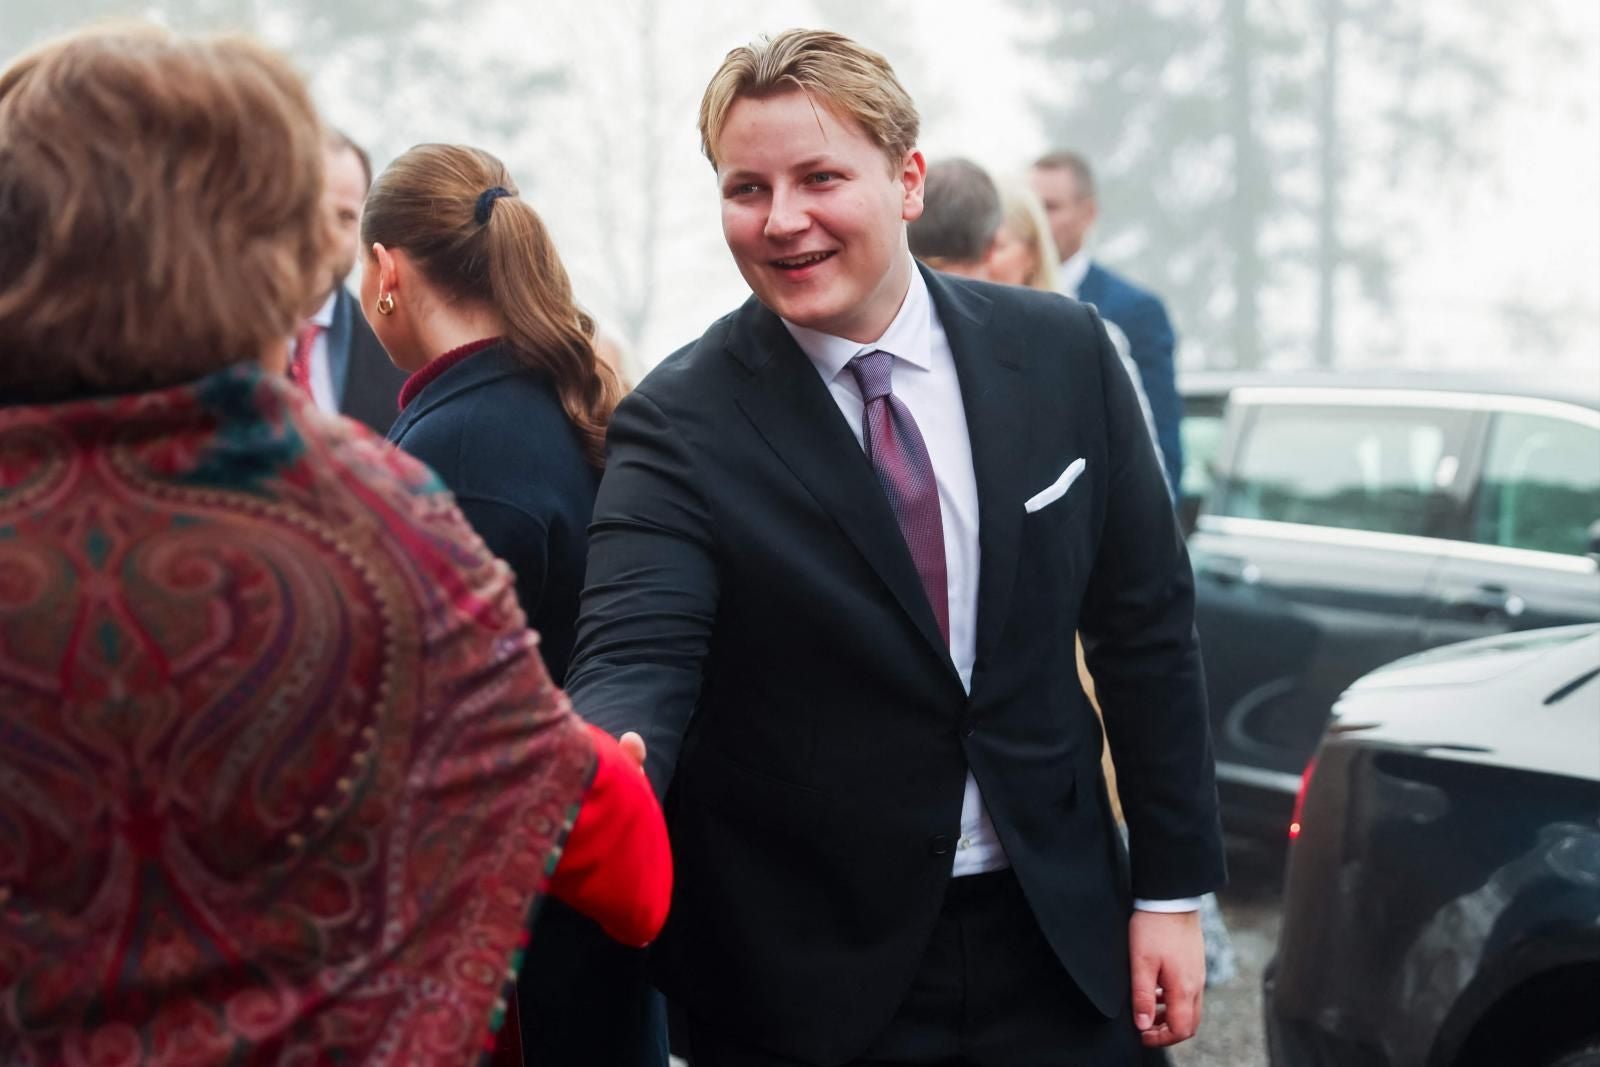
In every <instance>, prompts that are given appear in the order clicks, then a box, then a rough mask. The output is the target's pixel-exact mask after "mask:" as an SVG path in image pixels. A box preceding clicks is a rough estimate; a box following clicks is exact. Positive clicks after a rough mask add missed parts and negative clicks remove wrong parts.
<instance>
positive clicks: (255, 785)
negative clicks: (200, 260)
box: [0, 368, 593, 1067]
mask: <svg viewBox="0 0 1600 1067" xmlns="http://www.w3.org/2000/svg"><path fill="white" fill-rule="evenodd" d="M592 768H593V749H592V747H591V743H590V741H589V739H588V737H587V736H586V734H585V733H584V732H583V730H582V728H581V726H580V724H579V723H578V721H577V720H576V719H575V718H574V717H573V715H572V714H571V712H570V708H569V707H568V705H567V703H566V699H565V697H564V696H563V695H562V694H561V693H560V692H559V691H557V690H556V689H555V688H554V687H552V686H551V684H550V682H549V679H548V677H547V675H546V674H545V673H544V669H543V667H542V665H541V663H540V659H539V655H538V651H537V648H536V646H535V638H534V637H533V635H532V634H530V633H529V632H528V630H527V629H526V625H525V621H524V617H523V615H522V613H521V611H520V609H519V608H518V607H517V603H516V599H515V595H514V592H513V587H512V584H511V581H510V575H509V572H508V571H507V570H506V568H505V566H504V564H502V563H500V562H498V561H497V560H495V559H494V558H493V557H491V556H490V555H489V554H488V553H487V552H486V551H485V549H484V547H483V545H482V543H481V542H479V540H478V539H477V538H476V537H475V536H474V535H473V534H472V533H471V531H470V530H469V528H468V527H467V525H466V523H465V521H464V520H463V519H462V517H461V515H460V513H459V512H458V511H457V510H456V508H455V506H454V504H453V503H451V501H450V498H449V496H448V495H447V494H446V493H445V492H444V490H443V487H442V486H440V485H439V484H438V482H437V481H436V480H435V479H434V478H433V476H432V475H431V473H430V472H428V471H427V469H426V468H424V467H422V466H421V465H419V464H417V463H416V462H415V461H413V460H410V459H408V458H407V457H406V456H404V455H403V454H401V453H399V452H397V451H395V450H393V449H391V448H389V447H388V446H386V445H384V444H383V443H382V442H380V441H378V440H377V439H376V438H374V437H372V436H371V435H370V434H368V433H366V431H364V430H362V429H361V428H359V427H357V426H355V425H354V424H353V423H347V422H344V421H342V420H334V419H329V418H326V417H324V416H322V415H320V414H318V413H317V412H316V411H315V410H314V409H313V408H312V407H311V405H310V403H309V401H308V400H307V399H306V398H304V397H303V396H301V395H299V394H298V393H296V392H295V391H294V390H293V389H292V388H291V387H290V386H289V385H288V383H286V382H283V381H280V380H277V379H276V378H274V377H271V376H267V375H264V374H262V373H261V372H259V371H257V370H255V369H253V368H234V369H230V370H227V371H224V372H221V373H219V374H216V375H212V376H211V377H208V378H206V379H203V380H202V381H200V382H198V383H194V384H193V385H190V386H187V387H184V388H179V389H171V390H164V391H159V392H154V393H146V394H141V395H137V396H129V397H119V398H112V399H105V400H92V401H83V402H77V403H73V404H66V405H57V406H47V407H23V408H0V1062H3V1063H6V1064H16V1063H20V1064H40V1065H43V1064H69V1065H74V1067H77V1065H82V1067H91V1065H93V1067H120V1065H123V1064H162V1065H173V1067H178V1065H185V1067H186V1065H201V1064H285V1065H290V1064H307V1065H309V1064H324V1063H340V1064H373V1065H377V1064H463V1063H468V1062H471V1061H472V1060H473V1059H474V1058H475V1057H476V1056H478V1055H479V1054H481V1052H482V1051H483V1049H484V1048H485V1047H486V1043H487V1041H488V1039H489V1034H490V1032H491V1030H492V1028H493V1027H494V1026H496V1025H498V1022H499V1019H500V1013H501V1011H502V1010H503V1006H502V1005H498V1004H497V1001H498V998H499V997H500V995H501V992H502V990H503V988H504V986H505V982H506V980H507V977H508V967H510V966H511V965H512V963H511V961H512V958H513V953H514V951H515V949H516V947H517V944H518V939H519V937H520V936H521V934H522V931H523V930H524V928H525V922H526V919H527V913H528V908H529V906H530V903H531V901H532V898H533V896H534V894H535V892H536V891H537V890H539V889H540V888H541V887H542V885H543V884H544V881H545V879H546V878H547V876H548V874H549V872H550V870H552V869H553V867H554V864H555V860H556V858H557V855H558V851H559V847H560V844H561V841H562V839H563V837H564V835H565V834H566V832H567V830H568V829H569V828H570V826H571V824H572V820H573V816H574V812H575V810H576V806H577V804H578V801H579V798H580V797H581V795H582V793H583V790H584V788H585V785H586V783H587V780H588V776H589V775H590V774H591V773H592Z"/></svg>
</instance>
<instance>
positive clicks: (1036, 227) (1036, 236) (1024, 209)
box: [1000, 180, 1061, 293]
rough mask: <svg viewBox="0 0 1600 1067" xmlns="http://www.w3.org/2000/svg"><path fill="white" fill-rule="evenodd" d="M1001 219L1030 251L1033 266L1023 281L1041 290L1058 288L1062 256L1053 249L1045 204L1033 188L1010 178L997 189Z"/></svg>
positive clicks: (1048, 291) (1002, 224)
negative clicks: (1059, 261) (998, 190)
mask: <svg viewBox="0 0 1600 1067" xmlns="http://www.w3.org/2000/svg"><path fill="white" fill-rule="evenodd" d="M1000 206H1001V211H1002V219H1001V222H1000V225H1001V226H1002V227H1004V228H1005V229H1007V230H1010V231H1011V233H1012V234H1013V235H1014V236H1015V237H1016V238H1017V239H1018V240H1020V241H1021V242H1022V243H1023V244H1025V245H1027V246H1028V250H1029V251H1030V252H1032V253H1033V268H1032V269H1031V270H1029V271H1028V275H1027V277H1026V278H1024V279H1023V280H1022V284H1023V285H1026V286H1028V287H1029V288H1030V289H1043V290H1044V291H1045V292H1047V293H1053V292H1055V291H1056V290H1057V289H1059V288H1060V287H1061V268H1060V264H1059V263H1058V262H1057V261H1058V260H1059V259H1060V258H1061V257H1060V254H1059V253H1058V252H1057V251H1056V239H1055V238H1054V237H1053V236H1051V234H1050V223H1049V221H1048V220H1047V219H1046V218H1045V214H1044V205H1043V204H1041V203H1040V202H1039V197H1038V196H1037V195H1035V193H1034V191H1033V190H1032V189H1030V188H1028V187H1027V186H1026V185H1024V184H1022V182H1020V181H1015V180H1013V181H1009V182H1007V183H1006V184H1005V185H1004V186H1003V187H1002V188H1001V190H1000Z"/></svg>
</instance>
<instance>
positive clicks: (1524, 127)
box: [0, 0, 1600, 386]
mask: <svg viewBox="0 0 1600 1067" xmlns="http://www.w3.org/2000/svg"><path fill="white" fill-rule="evenodd" d="M126 16H137V17H145V18H149V19H152V20H155V21H158V22H161V23H164V24H167V25H170V26H174V27H178V28H183V29H235V30H246V31H249V32H253V33H256V34H259V35H260V36H262V37H263V38H265V39H266V40H268V41H269V42H271V43H272V44H274V45H276V46H278V47H279V48H281V49H283V50H284V51H285V52H287V53H288V54H289V55H290V56H291V57H293V59H294V60H295V62H296V63H297V64H298V65H299V66H300V67H301V69H302V70H303V71H304V72H305V73H306V75H307V77H308V78H309V80H310V82H311V85H312V88H313V91H314V93H315V95H316V97H317V100H318V102H319V104H320V106H321V107H322V109H323V111H324V113H325V114H326V116H327V117H328V118H329V120H330V121H331V122H332V123H333V124H335V125H337V126H339V127H341V128H343V129H344V130H346V131H347V132H348V133H350V134H351V136H352V137H354V138H355V139H356V140H357V141H359V142H361V143H362V144H363V145H365V146H366V147H367V148H368V149H369V150H370V151H371V153H372V156H373V159H374V163H375V165H376V166H377V167H378V168H379V169H382V167H383V165H384V164H385V162H386V161H387V160H388V159H390V158H391V157H393V156H394V155H395V154H396V153H397V152H399V151H401V150H403V149H404V148H406V147H407V146H409V145H411V144H414V143H417V142H420V141H464V142H468V143H472V144H475V145H479V146H481V147H484V148H487V149H489V150H490V151H492V152H494V153H496V154H497V155H499V156H501V158H503V159H504V160H505V161H506V162H507V164H508V165H509V166H510V168H511V171H512V174H513V175H514V176H515V178H516V180H517V182H518V183H519V185H520V186H521V189H522V193H523V195H524V197H525V198H526V199H528V200H529V201H530V202H531V203H532V204H533V205H534V206H535V207H536V208H537V209H538V210H539V211H540V212H541V214H543V215H544V217H545V220H546V222H547V223H548V224H549V226H550V229H551V231H552V232H553V234H554V235H555V238H556V242H557V245H558V247H559V249H560V251H561V254H562V256H563V258H564V259H565V261H566V263H567V266H568V269H569V270H570V271H571V272H572V275H573V279H574V283H575V286H576V289H577V292H578V295H579V297H580V299H581V300H582V301H583V302H584V304H585V305H586V306H587V307H588V308H589V309H590V310H591V311H593V312H594V313H595V314H596V315H597V316H598V317H599V319H600V320H601V321H602V322H603V323H604V324H605V326H606V327H607V328H608V329H609V330H610V331H611V332H613V333H615V334H617V335H619V336H620V337H621V338H623V339H624V341H625V343H626V344H627V346H628V348H629V349H630V357H629V366H628V369H629V371H630V373H631V375H632V376H633V377H635V378H637V377H638V376H639V375H640V374H642V372H643V371H645V370H646V369H648V368H649V367H650V366H652V365H653V364H654V363H656V362H657V361H659V360H660V359H662V358H663V357H664V356H666V355H667V354H668V353H669V352H671V351H672V350H673V349H675V348H676V347H678V346H679V345H681V344H683V343H685V342H687V341H689V340H692V339H693V338H694V337H695V336H697V335H698V334H699V333H700V331H701V330H702V329H703V328H704V327H705V325H706V324H707V323H709V322H710V320H711V319H713V318H715V317H716V316H718V315H720V314H722V313H723V312H725V311H727V310H729V309H731V308H732V307H734V306H735V305H736V304H737V303H739V302H740V301H742V300H743V299H744V297H745V296H746V295H747V289H746V288H745V286H744V284H743V281H742V280H741V279H740V277H739V275H738V272H737V271H736V270H735V269H734V267H733V264H732V261H731V260H730V258H729V256H728V253H727V251H726V248H725V247H724V246H723V243H722V239H721V233H720V223H719V216H718V201H717V193H716V187H715V183H714V180H713V175H712V172H711V168H710V166H709V165H708V164H707V163H706V161H705V160H704V159H703V158H702V157H701V156H700V154H699V144H698V135H697V133H696V129H695V119H696V111H697V108H698V104H699V98H700V93H701V91H702V90H703V88H704V86H705V83H706V81H707V80H708V79H709V77H710V76H711V73H712V72H713V70H714V69H715V68H716V66H717V64H718V63H719V61H720V60H721V57H722V55H723V54H724V53H725V52H726V51H727V50H728V49H729V48H731V47H733V46H735V45H738V44H741V43H745V42H747V41H749V40H751V39H753V38H754V37H755V36H756V35H758V34H761V33H773V32H777V31H778V30H781V29H784V28H787V27H790V26H820V27H826V28H831V29H837V30H840V31H842V32H844V33H848V34H850V35H851V36H854V37H856V38H857V39H859V40H861V41H863V42H865V43H867V44H869V45H871V46H873V47H875V48H877V49H879V50H880V51H882V52H884V53H885V54H886V55H887V56H888V57H889V58H890V60H891V61H892V62H893V63H894V65H895V68H896V70H897V71H898V73H899V74H900V76H901V78H902V80H903V81H904V82H905V83H906V86H907V88H908V89H909V90H910V91H911V93H912V95H913V97H914V98H915V99H916V101H917V103H918V105H919V107H920V109H921V112H922V116H923V136H922V147H923V149H924V151H925V152H926V154H927V156H928V157H929V159H937V158H940V157H943V156H949V155H965V156H968V157H970V158H972V159H974V160H976V161H977V162H979V163H981V164H983V165H985V166H987V167H988V168H989V169H990V170H991V171H992V172H994V173H995V175H996V176H997V177H999V178H1007V177H1010V176H1012V175H1014V174H1019V173H1021V172H1022V171H1023V170H1025V168H1026V166H1027V164H1028V163H1029V162H1030V161H1031V160H1032V159H1033V158H1034V157H1035V156H1037V155H1039V154H1041V153H1042V152H1044V151H1045V150H1047V149H1050V148H1058V147H1060V148H1074V149H1078V150H1081V151H1084V152H1086V153H1087V154H1088V155H1089V156H1090V158H1091V159H1092V161H1093V162H1094V163H1095V165H1096V168H1097V170H1098V176H1099V181H1100V202H1101V221H1100V224H1099V226H1098V227H1097V229H1096V231H1095V234H1094V236H1093V238H1092V241H1093V244H1094V246H1095V249H1096V256H1097V258H1099V259H1100V260H1102V261H1103V262H1105V263H1106V264H1107V265H1109V266H1111V267H1113V268H1114V269H1117V270H1119V271H1122V272H1124V273H1126V274H1128V275H1130V276H1131V277H1132V278H1133V279H1135V280H1136V281H1138V282H1141V283H1143V284H1144V285H1146V286H1148V287H1150V288H1152V289H1154V290H1156V291H1157V292H1159V293H1160V294H1161V295H1162V296H1163V297H1165V299H1166V300H1167V303H1168V307H1169V309H1170V311H1171V313H1172V316H1173V319H1174V321H1175V324H1176V326H1177V329H1178V331H1179V335H1180V348H1179V361H1180V365H1181V366H1183V367H1185V368H1197V367H1216V368H1231V367H1246V368H1248V367H1270V368H1304V367H1316V366H1329V367H1356V366H1361V367H1372V366H1386V367H1396V368H1399V367H1405V368H1413V369H1416V368H1429V369H1431V368H1445V367H1451V368H1466V369H1485V370H1490V369H1493V370H1502V371H1505V370H1509V371H1514V372H1516V373H1518V374H1520V375H1528V376H1539V377H1545V376H1549V377H1553V378H1558V379H1559V378H1562V377H1565V378H1569V379H1570V378H1572V377H1574V376H1586V377H1587V378H1588V380H1589V382H1590V383H1591V386H1594V385H1595V384H1596V383H1600V3H1597V2H1596V0H1522V2H1519V3H1515V4H1511V3H1505V2H1503V0H1388V2H1384V0H988V2H987V3H973V2H971V0H966V2H959V3H958V2H954V0H917V2H915V3H913V2H909V0H877V2H863V0H809V2H807V0H771V2H748V3H744V4H740V5H726V4H717V3H710V2H692V0H679V2H677V3H672V4H667V3H663V2H658V0H519V2H513V0H452V2H449V3H445V2H436V0H167V2H160V3H135V2H121V0H56V2H54V3H42V2H39V0H0V63H3V62H5V61H8V60H9V59H10V58H11V57H12V56H13V55H15V54H16V53H17V52H19V51H21V50H23V49H25V48H26V47H28V46H29V45H30V44H32V43H35V42H37V41H39V40H41V39H43V38H46V37H48V36H50V35H52V34H54V33H57V32H59V31H61V30H64V29H69V28H73V27H77V26H82V25H85V24H88V23H90V22H93V21H95V20H98V19H102V18H106V17H126ZM0 221H3V220H0Z"/></svg>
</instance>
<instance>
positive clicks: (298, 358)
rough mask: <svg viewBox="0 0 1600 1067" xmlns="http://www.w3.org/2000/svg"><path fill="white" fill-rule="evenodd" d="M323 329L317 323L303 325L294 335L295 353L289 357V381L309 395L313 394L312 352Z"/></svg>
mask: <svg viewBox="0 0 1600 1067" xmlns="http://www.w3.org/2000/svg"><path fill="white" fill-rule="evenodd" d="M321 332H322V327H321V326H319V325H318V324H317V323H315V322H306V323H302V324H301V326H300V328H299V329H298V330H296V331H295V333H294V351H293V352H292V353H290V355H289V380H290V381H291V382H294V384H296V385H298V386H299V387H300V388H302V389H304V390H305V391H306V392H307V393H310V392H311V350H312V349H313V348H315V347H316V344H317V335H318V334H320V333H321Z"/></svg>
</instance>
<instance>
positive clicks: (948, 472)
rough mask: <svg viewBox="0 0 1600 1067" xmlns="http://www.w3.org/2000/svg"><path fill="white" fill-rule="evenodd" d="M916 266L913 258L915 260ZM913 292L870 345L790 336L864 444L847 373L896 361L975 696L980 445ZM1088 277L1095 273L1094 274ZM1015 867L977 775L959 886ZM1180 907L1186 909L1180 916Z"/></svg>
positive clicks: (964, 810)
mask: <svg viewBox="0 0 1600 1067" xmlns="http://www.w3.org/2000/svg"><path fill="white" fill-rule="evenodd" d="M907 258H908V260H909V256H908V257H907ZM910 267H911V285H910V288H909V289H908V290H907V292H906V296H905V299H904V300H903V301H902V302H901V304H900V310H899V312H898V313H897V314H896V315H895V317H894V321H893V322H891V323H889V328H888V329H887V330H885V331H884V332H883V336H881V337H879V338H878V339H877V340H876V341H873V342H871V343H870V344H861V343H860V342H859V341H851V340H849V339H847V338H843V337H835V336H833V335H832V334H826V333H822V332H820V331H818V330H811V329H807V328H806V327H804V326H797V325H795V324H794V323H792V322H789V321H787V320H785V321H784V323H783V325H784V326H785V327H786V328H787V329H788V331H789V333H790V335H791V336H793V337H794V339H795V342H796V343H797V344H798V345H799V346H800V350H801V351H802V352H804V353H805V354H806V357H807V358H808V359H810V360H811V364H812V366H814V367H815V368H816V369H817V373H818V374H819V375H821V376H822V381H823V384H825V385H826V386H827V387H828V392H829V393H830V394H831V395H832V396H833V402H834V403H835V404H837V405H838V406H839V413H840V414H841V415H843V416H844V420H845V423H846V424H847V425H848V426H849V427H850V432H851V433H853V434H855V437H856V442H857V443H858V444H859V443H860V442H861V440H862V429H861V423H862V417H863V410H862V409H863V402H862V399H861V390H860V388H859V387H858V386H857V385H856V378H855V375H854V374H853V373H851V372H850V371H849V370H848V369H847V367H846V364H848V363H849V362H850V361H851V360H852V359H854V358H855V357H856V356H858V355H861V354H862V353H864V352H872V351H875V350H878V349H882V350H883V351H885V352H888V353H891V354H892V355H893V356H894V369H893V371H892V377H891V379H890V382H891V385H890V387H891V389H892V390H893V392H894V395H895V396H896V397H898V398H899V399H900V402H901V403H902V404H904V405H905V406H906V408H907V409H908V410H909V411H910V412H911V417H912V418H913V419H915V420H916V423H917V429H918V431H920V432H921V434H922V440H923V443H924V444H925V445H926V446H927V449H928V459H929V461H930V462H931V463H932V464H933V476H934V481H935V482H936V483H937V484H938V486H939V518H940V521H941V523H942V524H943V526H944V562H945V575H946V581H947V589H948V597H949V609H950V659H951V662H952V663H954V665H955V668H956V673H957V674H958V675H960V677H961V685H962V686H963V688H965V689H966V690H967V692H968V693H971V692H972V665H973V661H974V660H975V659H976V658H977V632H978V627H977V623H978V478H977V475H976V474H975V473H974V472H973V469H972V439H971V437H970V435H969V434H968V432H967V410H966V405H965V404H964V403H963V402H962V399H961V382H960V379H959V378H957V376H956V361H955V356H954V354H953V353H951V351H950V340H949V338H948V337H946V336H945V332H944V324H943V323H941V322H940V321H939V315H938V312H937V311H936V310H935V309H934V306H933V300H932V299H931V298H930V296H929V295H928V283H927V282H926V281H925V280H924V279H923V277H922V272H921V271H919V270H918V269H917V266H916V263H915V262H914V261H911V262H910ZM1085 269H1087V268H1085ZM1009 865H1010V860H1008V859H1007V858H1006V853H1005V849H1004V848H1003V847H1002V846H1001V844H1000V838H999V835H998V834H996V833H995V829H994V823H993V822H992V821H990V819H989V812H988V810H987V809H986V808H985V807H984V804H983V795H982V793H981V792H980V791H979V789H978V782H977V780H976V779H975V778H973V776H972V772H971V771H970V770H969V771H967V781H966V792H965V794H964V795H963V797H962V803H961V836H960V837H959V838H958V839H957V842H956V849H955V860H954V866H953V867H952V869H951V872H950V873H951V874H952V875H953V876H955V877H960V876H962V875H968V874H978V873H980V872H983V871H993V870H999V869H1000V868H1003V867H1007V866H1009ZM1134 903H1135V904H1136V905H1137V906H1138V907H1140V908H1144V909H1146V910H1154V911H1167V910H1171V911H1189V910H1193V909H1194V908H1195V907H1197V906H1198V901H1188V900H1183V901H1143V900H1140V901H1135V902H1134ZM1172 905H1180V906H1179V907H1173V906H1172Z"/></svg>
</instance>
